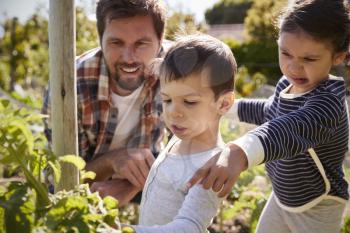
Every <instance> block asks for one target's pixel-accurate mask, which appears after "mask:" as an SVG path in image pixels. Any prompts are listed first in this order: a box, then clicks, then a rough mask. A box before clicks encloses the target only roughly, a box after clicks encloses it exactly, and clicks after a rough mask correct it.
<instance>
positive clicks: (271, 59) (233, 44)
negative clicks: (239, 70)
mask: <svg viewBox="0 0 350 233" xmlns="http://www.w3.org/2000/svg"><path fill="white" fill-rule="evenodd" d="M224 42H225V43H226V44H227V45H228V46H229V47H230V48H231V50H232V52H233V54H234V55H235V58H236V60H237V63H238V66H239V67H241V66H244V67H246V68H247V69H248V71H249V74H250V75H254V74H255V73H261V74H262V75H263V76H265V77H266V80H267V83H268V84H270V85H275V84H276V82H277V80H278V79H279V78H280V77H281V75H282V73H281V71H280V68H279V65H278V46H277V42H276V41H271V42H269V43H267V42H256V41H250V42H243V43H239V42H237V41H235V40H232V39H226V40H224Z"/></svg>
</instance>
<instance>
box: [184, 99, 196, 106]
mask: <svg viewBox="0 0 350 233" xmlns="http://www.w3.org/2000/svg"><path fill="white" fill-rule="evenodd" d="M184 103H185V104H186V105H196V104H197V103H198V102H197V101H189V100H184Z"/></svg>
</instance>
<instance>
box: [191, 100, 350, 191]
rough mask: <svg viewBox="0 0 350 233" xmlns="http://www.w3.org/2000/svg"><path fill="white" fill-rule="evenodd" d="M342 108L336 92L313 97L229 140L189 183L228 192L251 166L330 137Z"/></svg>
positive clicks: (289, 155)
mask: <svg viewBox="0 0 350 233" xmlns="http://www.w3.org/2000/svg"><path fill="white" fill-rule="evenodd" d="M343 111H344V109H343V104H342V102H341V101H340V100H339V99H338V97H337V96H335V95H333V94H324V95H319V96H317V97H314V98H310V99H309V100H308V101H307V103H306V104H305V105H304V107H302V108H300V109H299V110H296V111H294V112H291V113H289V114H286V115H283V116H281V117H278V118H276V119H274V120H271V121H269V122H266V123H265V124H263V125H261V126H259V127H257V128H256V129H255V130H253V131H251V132H249V133H248V134H246V135H244V136H243V137H242V138H240V139H239V140H238V141H234V142H232V143H229V144H228V146H227V148H226V149H225V150H224V151H223V152H222V153H221V154H220V155H217V156H215V157H214V159H216V160H213V161H211V160H209V161H208V162H207V163H206V164H205V165H204V166H203V167H202V168H201V169H199V170H198V171H197V172H196V173H195V174H194V176H193V177H192V178H191V180H190V181H189V186H192V185H194V184H195V183H197V182H198V181H201V183H202V184H203V187H204V188H210V187H212V188H213V189H214V190H216V191H218V190H221V191H220V193H219V196H225V195H227V194H228V193H229V192H230V190H231V188H232V187H233V185H234V184H235V182H236V180H237V178H238V176H239V174H240V173H241V172H242V171H244V170H245V169H246V168H247V167H248V166H249V167H252V166H255V165H257V164H260V163H265V162H267V161H272V160H278V159H285V158H291V157H293V156H295V155H297V154H300V153H302V152H304V151H306V150H307V149H309V148H312V147H315V146H316V145H319V144H320V143H323V142H326V141H328V140H329V139H330V138H331V137H332V136H333V133H334V130H335V128H336V127H338V125H339V122H340V119H341V113H342V112H343ZM252 148H257V149H256V151H254V150H252ZM259 148H260V149H259ZM214 181H215V183H214Z"/></svg>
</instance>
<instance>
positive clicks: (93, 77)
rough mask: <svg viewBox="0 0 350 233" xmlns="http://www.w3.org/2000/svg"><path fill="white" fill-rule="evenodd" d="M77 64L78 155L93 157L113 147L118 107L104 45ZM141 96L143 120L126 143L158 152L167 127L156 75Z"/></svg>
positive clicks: (48, 129)
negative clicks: (115, 104) (162, 116)
mask: <svg viewBox="0 0 350 233" xmlns="http://www.w3.org/2000/svg"><path fill="white" fill-rule="evenodd" d="M76 65H77V103H78V137H79V140H78V141H79V155H80V156H82V157H83V158H84V159H85V160H86V161H90V160H92V159H95V158H96V157H98V156H99V155H102V154H104V153H106V152H108V151H109V150H110V149H109V147H110V145H111V142H112V139H113V137H114V134H115V129H116V127H117V124H118V122H117V119H118V109H117V108H116V107H114V106H113V104H112V103H111V95H110V94H111V93H110V92H111V90H110V88H109V77H108V70H107V66H106V63H105V61H104V59H103V55H102V51H101V49H100V48H96V49H93V50H90V51H88V52H86V53H84V54H83V55H81V56H80V57H78V58H77V60H76ZM48 93H49V91H48V92H47V93H46V95H45V98H44V104H43V108H42V113H44V114H48V115H49V114H50V97H49V94H48ZM140 98H141V100H142V104H141V109H140V121H139V123H138V126H137V127H136V128H135V129H134V130H133V132H132V133H131V134H130V135H131V136H130V137H129V139H128V142H127V145H125V147H127V148H150V149H151V150H152V152H153V154H154V155H157V154H158V153H159V150H160V143H161V141H162V137H163V132H164V129H165V128H164V124H163V122H162V121H161V119H160V116H161V113H162V102H161V99H160V96H159V80H158V79H157V78H156V77H153V76H149V77H146V78H145V85H144V87H143V89H142V91H141V96H140ZM46 126H47V127H46V129H45V134H46V136H47V138H48V139H49V140H51V127H50V126H49V121H48V122H46Z"/></svg>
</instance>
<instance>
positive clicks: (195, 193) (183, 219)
mask: <svg viewBox="0 0 350 233" xmlns="http://www.w3.org/2000/svg"><path fill="white" fill-rule="evenodd" d="M221 201H222V199H221V198H218V197H217V194H216V193H215V192H213V191H212V190H205V189H204V188H203V187H202V186H201V185H195V186H194V187H192V188H191V189H189V190H188V194H187V195H186V197H185V200H184V202H183V204H182V206H181V208H180V210H179V212H178V214H177V215H176V216H175V218H174V219H173V221H172V222H170V223H168V224H165V225H155V226H142V225H135V226H132V227H133V228H134V229H135V230H136V232H137V233H183V232H186V233H198V232H206V229H207V228H208V226H209V225H210V224H211V221H212V219H213V217H214V216H215V215H216V213H217V211H218V209H219V207H220V204H221Z"/></svg>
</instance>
